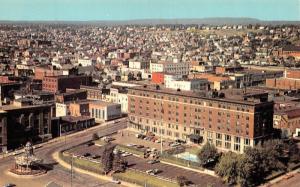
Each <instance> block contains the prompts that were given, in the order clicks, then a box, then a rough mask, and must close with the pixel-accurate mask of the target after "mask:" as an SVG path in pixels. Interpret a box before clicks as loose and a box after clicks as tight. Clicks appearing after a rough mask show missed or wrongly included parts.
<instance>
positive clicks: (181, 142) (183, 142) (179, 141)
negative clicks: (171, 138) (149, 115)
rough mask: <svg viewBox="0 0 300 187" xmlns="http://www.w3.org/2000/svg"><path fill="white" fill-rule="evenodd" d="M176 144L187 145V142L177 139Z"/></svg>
mask: <svg viewBox="0 0 300 187" xmlns="http://www.w3.org/2000/svg"><path fill="white" fill-rule="evenodd" d="M175 142H176V143H180V144H185V143H186V141H185V140H180V139H177V140H175Z"/></svg>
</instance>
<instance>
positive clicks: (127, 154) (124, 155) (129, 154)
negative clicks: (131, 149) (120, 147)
mask: <svg viewBox="0 0 300 187" xmlns="http://www.w3.org/2000/svg"><path fill="white" fill-rule="evenodd" d="M121 155H122V156H123V157H127V156H131V155H132V153H127V152H126V153H123V154H121Z"/></svg>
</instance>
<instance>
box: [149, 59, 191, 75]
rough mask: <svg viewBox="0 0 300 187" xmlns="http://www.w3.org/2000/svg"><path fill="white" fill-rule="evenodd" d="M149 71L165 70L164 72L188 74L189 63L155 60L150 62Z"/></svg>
mask: <svg viewBox="0 0 300 187" xmlns="http://www.w3.org/2000/svg"><path fill="white" fill-rule="evenodd" d="M150 72H151V73H153V72H165V73H174V74H177V75H188V74H189V72H190V67H189V63H186V62H178V63H173V62H164V61H161V62H157V63H153V62H151V63H150Z"/></svg>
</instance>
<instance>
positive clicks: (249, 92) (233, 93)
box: [129, 85, 268, 105]
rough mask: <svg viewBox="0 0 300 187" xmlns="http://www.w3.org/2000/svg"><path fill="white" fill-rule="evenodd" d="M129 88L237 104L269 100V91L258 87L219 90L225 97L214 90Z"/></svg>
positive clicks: (251, 103)
mask: <svg viewBox="0 0 300 187" xmlns="http://www.w3.org/2000/svg"><path fill="white" fill-rule="evenodd" d="M129 90H138V91H149V92H154V93H161V94H170V95H174V96H183V97H191V98H199V99H204V100H212V101H223V102H231V103H237V104H247V105H254V104H258V103H262V102H261V101H260V99H259V98H265V99H266V101H264V102H267V96H268V92H266V91H262V90H258V89H246V90H245V89H227V90H222V91H219V92H218V93H219V94H220V93H224V97H213V96H212V92H207V91H197V92H194V91H183V90H180V91H178V90H174V89H168V88H164V87H159V89H156V87H154V86H149V85H147V86H140V87H134V88H129ZM248 98H256V99H248Z"/></svg>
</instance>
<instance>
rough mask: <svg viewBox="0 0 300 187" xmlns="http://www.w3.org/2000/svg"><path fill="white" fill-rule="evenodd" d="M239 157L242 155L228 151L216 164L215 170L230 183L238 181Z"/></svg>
mask: <svg viewBox="0 0 300 187" xmlns="http://www.w3.org/2000/svg"><path fill="white" fill-rule="evenodd" d="M239 159H240V155H238V154H236V153H233V152H227V153H225V154H223V155H222V157H221V159H220V162H219V163H218V164H217V166H216V169H215V172H216V173H217V174H218V175H219V176H221V177H222V178H223V179H224V181H225V182H226V183H228V184H230V185H233V184H235V183H236V182H237V179H238V173H239V172H238V162H239Z"/></svg>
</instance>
